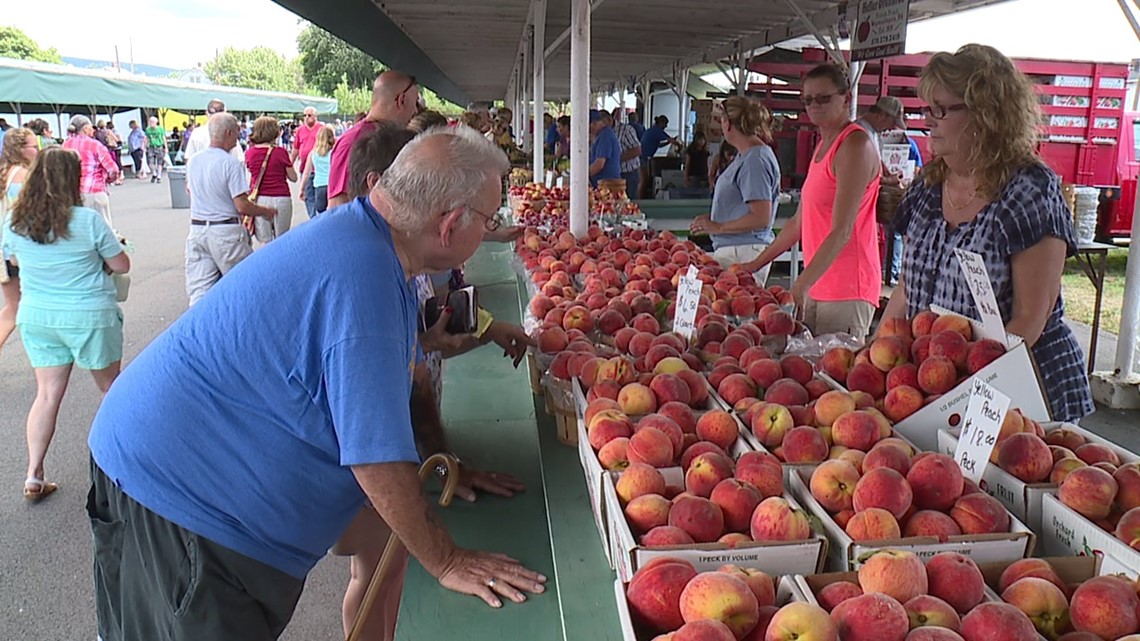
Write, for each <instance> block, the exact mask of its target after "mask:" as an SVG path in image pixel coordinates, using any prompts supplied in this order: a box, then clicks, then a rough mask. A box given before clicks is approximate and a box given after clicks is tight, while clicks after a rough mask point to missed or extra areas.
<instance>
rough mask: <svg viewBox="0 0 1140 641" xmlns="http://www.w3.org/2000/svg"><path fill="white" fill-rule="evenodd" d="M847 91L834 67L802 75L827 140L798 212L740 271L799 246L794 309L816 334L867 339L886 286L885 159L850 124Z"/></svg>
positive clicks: (810, 104)
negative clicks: (881, 204)
mask: <svg viewBox="0 0 1140 641" xmlns="http://www.w3.org/2000/svg"><path fill="white" fill-rule="evenodd" d="M849 87H850V85H849V84H848V81H847V75H846V74H845V73H844V71H843V70H842V69H840V68H839V67H836V66H835V65H830V64H828V65H820V66H818V67H816V68H814V69H812V70H811V71H809V72H808V73H807V75H806V76H805V77H804V87H803V101H804V104H805V105H806V107H807V113H808V116H809V117H810V118H811V121H812V122H813V123H815V124H816V125H817V126H818V127H819V131H820V135H821V136H822V140H820V143H819V146H818V147H816V150H815V152H814V153H813V154H812V162H811V165H810V167H809V169H808V175H807V180H805V181H804V186H803V193H802V195H801V200H800V206H799V209H798V210H797V211H796V215H795V216H794V217H793V218H792V219H791V220H790V221H788V224H787V225H785V226H784V228H783V229H782V230H781V231H780V235H779V236H777V237H776V240H775V242H773V243H772V244H771V245H769V247H768V249H767V250H765V251H764V252H763V253H762V254H760V256H758V257H757V258H756V260H755V261H752V262H751V263H748V264H746V265H742V267H743V268H744V269H746V270H748V271H756V270H758V269H760V268H761V267H763V266H764V265H767V264H768V263H770V262H772V261H773V260H775V259H776V258H777V257H779V256H780V255H781V254H783V253H784V252H786V251H788V250H789V249H790V248H791V247H792V245H794V244H795V243H796V242H802V244H803V252H804V263H805V265H806V266H805V268H804V271H803V273H802V274H801V275H800V277H799V278H798V279H797V280H796V282H795V283H793V285H792V296H793V297H794V298H795V300H796V310H797V312H798V313H800V314H801V315H802V317H803V320H804V323H805V324H806V325H807V326H808V327H809V328H811V330H812V332H813V333H814V334H816V335H817V336H818V335H821V334H834V333H839V332H842V333H846V334H850V335H852V336H854V337H856V338H858V339H863V338H865V337H866V335H867V332H868V330H869V329H870V326H871V318H872V316H873V315H874V312H875V308H876V307H878V305H879V295H880V290H881V289H882V273H881V271H880V268H879V264H880V263H879V239H878V238H879V237H878V232H877V230H876V223H875V202H876V201H877V200H878V197H879V178H880V177H881V171H880V168H881V166H882V162H881V160H880V159H879V153H878V151H877V150H876V149H875V145H874V143H873V142H871V138H870V137H869V136H868V135H867V133H866V131H864V130H863V128H862V127H860V126H859V125H856V124H855V123H853V122H852V121H851V92H850V90H849Z"/></svg>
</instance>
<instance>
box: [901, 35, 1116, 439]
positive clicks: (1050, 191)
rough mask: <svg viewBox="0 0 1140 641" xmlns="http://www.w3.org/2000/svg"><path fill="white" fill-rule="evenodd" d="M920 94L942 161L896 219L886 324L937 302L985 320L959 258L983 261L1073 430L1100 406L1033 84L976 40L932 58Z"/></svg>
mask: <svg viewBox="0 0 1140 641" xmlns="http://www.w3.org/2000/svg"><path fill="white" fill-rule="evenodd" d="M918 92H919V95H920V96H922V98H923V99H924V100H926V101H927V103H928V105H929V106H927V107H926V108H925V109H924V110H923V111H924V113H925V115H926V124H927V125H928V126H929V127H930V147H931V151H932V152H933V155H934V157H935V160H934V161H933V162H931V163H930V164H928V165H927V166H926V167H924V168H923V171H922V174H921V175H920V177H919V179H917V180H915V182H914V184H913V185H911V188H910V189H909V190H908V191H907V194H906V196H905V197H904V198H903V201H902V204H901V205H900V206H899V210H898V213H897V214H896V221H897V225H898V227H897V228H898V229H899V230H900V231H902V233H903V235H904V237H905V238H906V243H905V245H904V247H905V248H904V250H903V265H902V273H901V274H900V275H899V287H896V288H895V291H894V293H893V294H892V295H891V300H890V303H889V304H888V305H887V309H886V310H885V312H884V317H885V318H890V317H895V316H905V317H908V318H909V317H913V316H914V315H915V314H917V313H918V312H919V311H922V310H924V309H927V308H929V307H930V306H931V305H939V306H942V307H944V308H946V309H949V310H950V311H952V312H957V313H959V314H962V315H965V316H968V317H971V318H975V319H976V318H978V312H977V309H976V305H975V303H974V300H973V297H972V295H971V293H970V288H969V287H968V285H967V282H966V277H965V275H963V273H962V270H961V267H960V266H959V263H958V259H957V257H956V254H955V250H957V249H962V250H966V251H972V252H976V253H978V254H980V255H981V256H982V258H983V260H984V261H985V265H986V271H987V272H988V275H989V279H990V282H991V283H992V284H993V289H994V294H995V296H996V297H997V302H998V308H999V310H1000V313H1001V317H1002V320H1003V321H1004V323H1005V330H1006V331H1007V332H1009V333H1011V334H1016V335H1017V336H1020V337H1022V338H1024V339H1025V342H1026V344H1028V345H1029V346H1030V347H1031V348H1032V350H1033V356H1034V360H1035V361H1036V362H1037V366H1038V368H1037V370H1038V372H1039V373H1040V375H1041V378H1042V381H1043V383H1044V392H1045V396H1046V397H1047V398H1048V400H1049V407H1050V413H1051V415H1052V417H1053V420H1057V421H1070V422H1076V421H1078V420H1080V419H1081V418H1083V417H1085V416H1087V415H1089V414H1091V413H1092V412H1093V410H1094V409H1095V408H1094V406H1093V402H1092V394H1091V392H1090V391H1089V382H1088V377H1087V375H1086V374H1085V359H1084V354H1083V353H1082V351H1081V347H1080V345H1079V344H1078V343H1077V340H1076V338H1075V337H1074V336H1073V332H1072V330H1070V329H1069V327H1068V325H1066V324H1065V320H1064V304H1063V302H1062V299H1061V274H1062V272H1063V271H1064V266H1065V258H1066V257H1067V256H1075V255H1076V253H1077V244H1076V238H1075V233H1074V231H1073V221H1072V215H1071V214H1070V212H1069V210H1068V208H1067V206H1066V204H1065V200H1064V198H1063V196H1062V195H1061V181H1060V179H1059V178H1058V177H1057V175H1056V174H1055V173H1053V171H1052V170H1051V169H1049V167H1048V166H1046V165H1045V163H1044V162H1042V160H1041V157H1040V156H1039V155H1038V153H1037V141H1038V137H1037V131H1038V126H1039V124H1040V122H1041V120H1040V118H1041V111H1040V106H1039V103H1038V100H1037V94H1036V92H1035V91H1034V89H1033V83H1032V81H1030V80H1029V79H1028V78H1026V77H1025V75H1024V74H1022V73H1021V72H1020V71H1018V70H1017V69H1016V68H1015V67H1014V66H1013V63H1011V62H1010V60H1009V59H1008V58H1006V57H1005V56H1004V55H1002V54H1001V53H1000V52H999V51H997V50H996V49H994V48H992V47H988V46H985V45H977V44H969V45H966V46H964V47H962V48H961V49H959V50H958V51H957V52H955V53H953V54H951V53H947V52H942V53H937V54H935V55H934V56H933V57H932V58H931V59H930V62H929V63H927V65H926V67H925V68H924V69H923V71H922V74H921V76H920V79H919V85H918Z"/></svg>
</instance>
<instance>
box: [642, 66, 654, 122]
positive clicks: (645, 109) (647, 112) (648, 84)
mask: <svg viewBox="0 0 1140 641" xmlns="http://www.w3.org/2000/svg"><path fill="white" fill-rule="evenodd" d="M652 88H653V81H652V80H650V79H649V76H646V77H645V79H644V80H642V81H641V126H642V127H646V128H648V127H649V123H650V121H651V120H652V119H653V108H652V107H651V106H650V104H649V103H650V102H652V100H651V99H650V98H651V97H650V95H649V92H650V90H651V89H652Z"/></svg>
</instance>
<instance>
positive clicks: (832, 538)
mask: <svg viewBox="0 0 1140 641" xmlns="http://www.w3.org/2000/svg"><path fill="white" fill-rule="evenodd" d="M810 480H811V479H810V477H809V476H804V475H803V473H802V472H799V473H797V474H794V475H793V476H792V479H791V484H790V486H789V491H790V492H791V494H792V496H794V497H795V498H796V500H798V501H799V502H800V503H801V504H802V505H803V506H804V507H805V508H807V510H808V512H809V513H810V514H811V515H812V516H814V517H815V518H817V519H819V521H820V523H821V524H822V527H823V531H824V532H825V533H826V534H827V539H828V550H829V552H828V557H827V561H828V563H827V567H828V569H830V570H831V571H833V572H846V571H849V570H855V569H858V567H859V565H860V564H861V563H860V561H859V559H860V558H861V557H862V556H863V555H864V554H866V553H867V552H872V551H875V550H886V549H895V550H909V551H911V552H914V553H915V554H917V555H918V556H919V557H921V558H922V559H924V560H925V559H926V558H927V557H931V556H934V555H935V554H938V553H939V552H959V553H961V554H964V555H966V556H968V557H970V558H972V559H974V562H976V563H979V564H980V563H996V562H1000V561H1016V560H1017V559H1021V558H1025V557H1027V556H1029V555H1030V554H1032V552H1033V546H1034V543H1035V542H1036V535H1034V534H1033V532H1032V531H1030V529H1029V528H1027V527H1025V524H1023V523H1022V522H1021V521H1019V520H1018V519H1017V517H1015V516H1013V515H1012V514H1011V515H1010V531H1009V532H1006V533H1000V534H972V535H961V536H952V537H949V539H948V540H947V541H946V542H945V543H943V542H941V541H939V540H938V538H937V537H932V536H929V537H917V536H916V537H907V538H901V539H894V540H885V541H859V542H856V541H853V540H852V539H851V537H850V536H848V535H847V533H846V532H844V531H843V528H841V527H839V524H838V523H836V522H835V519H833V518H832V517H831V515H830V514H828V513H827V510H825V509H823V506H821V505H820V504H819V502H818V501H816V500H815V497H813V496H812V495H811V491H810V490H809V489H808V484H809V482H810Z"/></svg>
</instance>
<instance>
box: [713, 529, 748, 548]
mask: <svg viewBox="0 0 1140 641" xmlns="http://www.w3.org/2000/svg"><path fill="white" fill-rule="evenodd" d="M716 542H717V543H720V544H722V545H727V546H728V547H730V548H735V547H737V546H739V545H742V544H746V543H752V537H750V536H748V535H747V534H744V533H743V532H729V533H728V534H725V535H724V536H722V537H720V538H719V539H717V540H716Z"/></svg>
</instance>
